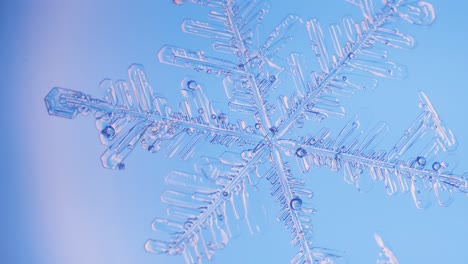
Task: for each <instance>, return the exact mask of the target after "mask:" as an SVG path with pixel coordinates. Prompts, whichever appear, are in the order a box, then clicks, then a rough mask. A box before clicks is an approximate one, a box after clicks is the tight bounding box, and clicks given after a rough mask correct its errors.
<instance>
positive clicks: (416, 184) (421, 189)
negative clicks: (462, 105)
mask: <svg viewBox="0 0 468 264" xmlns="http://www.w3.org/2000/svg"><path fill="white" fill-rule="evenodd" d="M420 99H421V104H420V106H421V107H422V108H423V111H422V113H421V114H420V115H419V116H418V118H416V120H415V121H414V122H413V123H412V124H411V125H410V127H409V128H408V129H407V130H406V131H405V133H404V135H403V136H402V137H401V138H400V140H398V141H397V143H396V144H395V145H394V147H393V148H391V149H390V150H389V151H378V152H376V151H375V150H374V149H375V147H376V146H377V145H378V143H379V141H380V139H381V138H382V137H384V136H385V134H386V132H387V131H388V129H387V127H386V125H385V124H380V125H378V126H376V127H375V128H374V129H373V130H371V131H370V132H369V133H368V134H366V135H365V136H364V137H363V136H362V135H360V133H359V130H358V128H359V121H358V120H357V119H353V120H351V121H350V122H349V123H348V124H347V125H346V126H345V127H344V128H343V129H342V130H341V131H340V133H339V134H338V136H337V137H336V138H332V137H330V131H329V130H327V129H322V130H321V131H320V132H319V133H317V134H316V135H312V136H309V137H307V138H305V139H303V140H302V142H296V143H294V142H292V141H290V140H280V141H279V145H280V146H282V147H283V148H286V152H288V153H292V154H293V155H295V156H296V160H297V163H298V165H299V167H300V169H301V170H302V171H303V172H307V171H308V170H309V169H310V168H311V167H312V166H315V167H321V166H326V167H329V168H330V169H331V170H332V171H340V170H342V171H343V174H344V179H345V181H346V182H348V183H350V184H353V185H355V186H356V188H358V189H362V188H365V187H363V185H366V179H364V177H365V175H363V173H364V172H365V171H368V173H369V174H370V178H371V179H372V180H373V181H383V182H384V184H385V188H386V190H387V193H388V194H389V195H392V194H394V193H396V192H398V191H400V192H407V191H409V190H411V193H412V196H413V199H414V202H415V204H416V206H417V207H418V208H424V207H426V206H427V205H428V201H427V199H426V198H425V197H423V196H424V195H425V193H426V192H427V191H428V190H431V189H432V190H433V192H434V194H435V195H436V198H437V201H438V203H439V205H441V206H446V205H448V204H449V203H450V202H451V200H452V193H453V192H454V191H460V192H463V193H466V192H468V181H467V177H466V176H465V175H455V174H453V169H454V168H455V164H452V162H451V160H450V159H451V155H450V150H453V148H454V147H455V146H456V140H455V138H454V136H453V134H452V131H451V130H449V129H447V128H445V126H443V124H442V122H441V120H440V119H439V116H438V114H437V112H436V111H435V109H434V107H433V105H432V104H431V102H430V101H429V99H428V98H427V96H426V95H425V94H424V93H422V92H420ZM429 164H432V165H429ZM426 165H428V166H426Z"/></svg>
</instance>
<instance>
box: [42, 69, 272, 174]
mask: <svg viewBox="0 0 468 264" xmlns="http://www.w3.org/2000/svg"><path fill="white" fill-rule="evenodd" d="M128 74H129V80H130V81H129V82H127V81H123V80H120V81H117V82H115V83H114V82H112V81H111V80H108V79H106V80H104V81H103V82H102V83H101V87H103V88H104V90H105V96H104V99H95V98H92V97H91V96H89V95H86V94H83V93H81V92H78V91H73V90H69V89H64V88H54V89H52V90H51V91H50V92H49V94H48V95H47V96H46V98H45V101H46V105H47V107H48V110H49V114H51V115H57V116H61V117H66V118H74V117H75V116H76V115H77V114H79V113H82V114H89V113H91V112H93V113H94V115H95V118H96V127H97V129H98V130H99V131H100V135H99V136H100V139H101V142H102V143H103V144H105V145H108V146H109V147H108V148H107V150H106V151H105V152H104V153H103V155H102V157H101V160H102V163H103V165H104V166H105V167H107V168H112V169H116V168H118V169H123V168H124V166H125V165H124V163H123V161H124V160H125V158H126V157H127V156H128V155H129V154H130V153H131V152H132V150H133V149H134V146H135V145H137V144H140V145H141V146H142V147H143V148H145V149H147V150H148V151H150V152H156V151H163V153H164V154H165V155H166V156H168V157H172V156H174V155H175V154H176V153H179V155H180V158H182V159H185V158H187V157H188V156H190V155H191V153H193V150H194V148H195V146H196V145H198V144H200V143H201V142H208V143H209V144H216V145H225V146H226V147H229V146H232V145H233V144H237V145H253V146H255V145H257V144H258V142H260V141H261V140H262V139H263V137H262V136H260V135H259V134H257V132H256V131H257V129H256V128H255V127H252V126H248V125H247V123H246V122H245V121H243V120H237V122H236V123H231V122H230V121H229V116H228V115H227V114H225V113H221V112H217V111H216V110H214V109H213V108H212V106H211V104H210V102H209V100H208V99H207V97H206V96H205V95H204V93H203V91H202V88H201V87H200V85H199V84H197V82H196V81H194V80H187V81H186V83H185V84H186V86H185V88H184V89H182V94H183V95H184V97H185V100H183V101H182V102H181V103H180V107H179V111H178V112H173V110H172V108H171V107H170V106H168V105H167V103H166V100H165V99H164V98H162V97H158V96H156V95H155V94H154V92H153V90H152V88H151V86H150V85H149V83H148V81H147V78H146V75H145V73H144V69H143V67H142V66H141V65H132V66H131V67H130V68H129V71H128Z"/></svg>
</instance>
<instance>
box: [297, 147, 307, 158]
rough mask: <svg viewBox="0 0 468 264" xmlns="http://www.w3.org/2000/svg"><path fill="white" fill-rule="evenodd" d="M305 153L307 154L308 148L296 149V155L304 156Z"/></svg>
mask: <svg viewBox="0 0 468 264" xmlns="http://www.w3.org/2000/svg"><path fill="white" fill-rule="evenodd" d="M305 155H307V150H305V149H303V148H298V149H297V150H296V156H298V157H299V158H303V157H304V156H305Z"/></svg>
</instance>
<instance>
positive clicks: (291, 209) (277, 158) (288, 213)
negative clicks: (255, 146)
mask: <svg viewBox="0 0 468 264" xmlns="http://www.w3.org/2000/svg"><path fill="white" fill-rule="evenodd" d="M271 156H272V157H271V160H272V163H273V164H272V169H271V170H270V171H269V173H268V174H267V176H266V179H267V180H268V181H269V182H270V183H271V185H272V186H271V195H272V196H273V198H274V199H275V201H277V202H278V203H279V204H280V210H279V212H278V215H277V219H278V221H280V222H283V223H284V225H285V226H286V228H287V229H289V230H290V232H291V234H292V236H293V239H292V241H291V244H292V245H293V246H295V247H297V248H298V249H299V252H298V253H297V254H296V256H294V257H293V259H292V260H291V263H292V264H299V263H335V264H337V263H341V261H344V258H343V256H342V254H339V253H337V252H335V251H333V250H330V249H326V248H320V247H316V246H315V245H314V243H313V242H312V240H313V239H312V215H313V213H314V212H315V209H314V208H313V207H312V205H311V204H310V203H308V201H309V200H310V199H311V198H312V196H313V193H312V191H310V190H308V189H307V188H305V186H304V185H305V182H304V181H303V180H301V179H299V178H297V177H295V176H294V175H293V173H292V171H291V169H290V164H289V163H288V162H284V161H283V157H282V156H281V154H280V152H279V150H278V149H276V148H273V149H272V153H271Z"/></svg>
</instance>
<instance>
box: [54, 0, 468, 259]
mask: <svg viewBox="0 0 468 264" xmlns="http://www.w3.org/2000/svg"><path fill="white" fill-rule="evenodd" d="M347 2H349V3H351V4H354V5H355V6H357V7H358V8H360V10H361V11H362V15H363V20H362V21H359V22H355V20H354V19H353V18H351V17H344V18H343V20H342V23H341V24H339V25H338V24H333V25H331V26H329V27H328V28H324V27H322V26H321V25H320V23H319V22H318V21H317V20H316V19H308V20H303V19H302V18H300V17H298V16H295V15H288V16H286V17H285V18H284V19H283V20H282V21H280V22H279V23H278V24H277V26H276V27H275V28H273V30H272V31H271V33H270V34H268V35H267V36H266V37H264V36H263V35H262V34H261V33H260V30H259V25H260V24H261V22H262V20H263V18H264V16H265V15H266V14H267V12H268V9H269V6H268V4H267V3H266V2H265V1H260V0H259V1H250V0H185V1H183V0H179V1H174V3H176V4H182V3H190V4H198V5H202V6H206V7H207V9H209V13H208V22H205V21H198V20H194V19H186V20H185V21H184V22H183V23H182V30H183V31H184V32H186V33H189V34H194V35H197V36H200V37H207V38H209V39H211V40H213V44H212V49H213V51H212V52H206V51H200V50H198V51H193V50H190V49H186V48H180V47H175V46H169V45H167V46H164V47H162V48H161V49H160V51H159V53H158V58H159V61H160V62H162V63H166V64H170V65H175V66H179V67H184V68H188V69H193V70H195V71H196V72H204V73H207V74H212V75H213V77H212V78H213V79H215V80H214V81H213V84H210V85H209V86H214V87H215V88H220V87H222V88H224V90H225V92H226V105H225V106H224V107H223V109H226V108H228V109H229V111H227V110H225V111H221V110H220V109H219V108H217V107H216V106H215V104H213V103H212V102H211V101H210V97H209V96H207V93H206V92H205V88H206V87H204V85H203V84H201V83H199V81H198V80H197V78H195V77H185V78H184V79H183V81H182V95H183V97H184V99H183V100H182V101H181V102H180V104H179V106H178V107H174V106H172V107H171V106H170V105H169V103H168V102H167V100H166V99H165V98H164V97H162V96H160V95H157V94H156V93H155V92H154V91H153V88H152V86H151V85H150V83H149V81H148V79H147V77H146V74H145V71H144V69H143V67H142V66H141V65H137V64H135V65H132V66H131V67H130V68H129V70H128V81H123V80H120V81H117V82H113V81H111V80H108V79H106V80H104V81H103V82H102V83H101V87H103V89H104V90H105V96H104V97H103V98H102V99H97V98H93V97H91V96H90V95H87V94H84V93H81V92H78V91H73V90H69V89H65V88H53V89H52V90H51V91H50V93H49V94H48V95H47V96H46V98H45V101H46V105H47V108H48V110H49V113H50V114H51V115H57V116H61V117H66V118H74V117H75V116H76V115H77V114H79V113H81V114H89V113H92V114H93V115H94V117H95V118H96V126H97V128H98V130H99V136H100V139H101V141H102V143H103V144H105V145H107V146H108V147H107V149H106V151H105V152H104V153H103V155H102V157H101V160H102V164H103V165H104V167H107V168H111V169H125V163H124V162H125V158H126V157H127V156H128V155H129V154H130V153H131V152H132V150H133V149H134V147H135V146H136V145H141V146H142V147H143V148H145V149H147V150H148V151H149V152H151V153H153V152H161V153H163V154H164V155H166V156H167V157H169V158H175V156H176V155H178V156H179V158H181V159H188V160H190V161H193V162H194V166H193V168H194V170H193V171H190V172H183V171H177V170H174V171H172V172H171V173H169V174H168V175H167V176H166V177H165V183H166V184H167V186H168V189H167V190H166V191H165V192H164V193H163V194H162V195H161V200H162V202H163V203H166V204H167V205H168V209H167V214H168V219H166V218H157V219H155V220H154V222H153V224H152V227H153V229H154V230H155V231H158V232H162V233H166V234H168V237H167V239H162V238H163V236H162V235H161V238H158V239H156V240H149V241H148V242H147V243H146V250H147V251H149V252H154V253H167V254H170V255H183V258H184V259H185V262H186V263H201V262H202V260H203V259H205V258H206V259H208V260H210V259H211V258H212V256H213V254H214V253H215V251H216V250H218V249H222V248H224V247H225V246H226V245H227V243H228V241H229V239H230V238H231V237H232V236H233V234H234V233H235V232H236V229H238V228H239V227H240V224H239V222H242V221H243V222H244V226H245V228H247V229H249V231H250V232H256V231H258V230H259V229H260V228H261V226H260V225H261V224H260V223H261V222H262V221H261V220H259V219H260V218H261V217H264V215H263V214H262V212H261V211H262V210H259V209H258V208H256V209H255V210H254V209H253V208H252V202H250V200H251V199H253V198H252V197H253V196H256V195H259V194H263V193H268V192H267V191H263V193H261V192H258V186H259V182H260V181H267V182H268V183H269V184H270V190H269V193H270V194H271V196H272V198H273V199H274V200H275V201H276V202H277V203H278V204H279V212H278V213H277V220H278V221H280V222H282V223H284V225H285V227H286V228H287V229H288V230H289V231H290V232H291V234H292V240H291V243H292V245H294V246H295V247H297V254H296V255H295V256H294V257H293V258H292V260H291V263H339V262H341V261H343V256H342V255H341V253H339V252H337V251H334V250H331V249H327V248H323V247H319V246H318V245H317V244H318V243H316V241H313V240H312V227H311V226H312V215H313V214H314V213H315V208H314V207H313V206H312V205H311V203H310V200H311V198H312V196H313V193H312V191H311V190H310V189H309V188H308V187H307V186H306V182H307V177H305V175H306V173H307V172H309V171H310V170H311V169H312V168H313V167H317V168H319V167H326V168H329V169H330V170H331V171H334V172H338V171H342V172H343V175H344V180H345V181H346V182H347V183H349V184H351V185H354V186H355V187H356V188H357V189H358V190H362V189H366V188H368V184H369V182H371V181H372V182H373V181H380V182H383V184H384V186H385V189H386V191H387V193H388V194H394V193H396V192H411V194H412V197H413V200H414V203H415V204H416V206H417V207H418V208H425V207H426V206H427V205H428V200H427V194H428V193H429V192H433V193H434V194H435V197H436V199H437V202H438V203H439V204H440V205H442V206H445V205H448V204H449V203H450V201H451V200H452V196H453V193H454V192H464V193H466V192H467V191H468V183H467V177H466V174H465V175H459V174H455V173H454V171H453V167H454V166H453V165H452V163H451V162H452V161H451V159H452V156H451V155H450V153H451V152H452V150H453V148H454V146H455V145H456V140H455V137H454V136H453V134H452V132H451V130H450V129H448V128H446V127H445V126H444V125H443V124H442V122H441V120H440V118H439V116H438V114H437V112H436V111H435V109H434V107H433V105H432V104H431V102H430V101H429V99H428V98H427V96H426V95H425V94H424V93H423V92H420V94H419V97H420V101H421V103H420V108H421V113H420V115H419V116H418V117H417V118H416V119H415V120H414V121H413V122H412V123H410V125H409V127H408V129H407V130H406V131H405V132H404V134H403V136H401V138H400V139H398V140H396V143H395V144H394V145H393V147H391V148H389V149H388V150H379V149H378V148H381V147H380V146H379V143H380V141H381V140H382V139H383V137H384V136H385V135H386V132H387V131H388V128H387V126H386V124H384V123H381V124H378V125H376V126H375V127H374V128H372V129H369V130H368V131H367V132H362V131H361V128H360V121H359V120H358V118H357V116H355V117H354V118H352V119H351V120H350V121H349V122H348V123H347V124H346V125H345V126H344V127H343V128H342V129H341V130H340V131H337V132H336V133H332V131H331V129H329V128H327V127H322V128H321V129H315V130H316V132H314V133H311V132H310V131H313V129H309V128H317V127H318V128H320V127H321V123H318V122H315V123H314V121H322V120H324V119H326V118H328V117H331V116H338V117H343V116H344V115H345V111H344V108H343V107H342V106H341V104H340V102H339V101H338V98H339V97H341V96H350V95H352V94H353V93H354V92H355V91H356V90H368V89H373V88H374V87H375V86H376V84H377V78H394V79H402V78H404V77H405V74H406V70H405V67H404V66H402V65H399V64H397V63H394V62H391V61H389V60H387V51H388V50H390V49H392V48H396V49H403V48H411V47H412V46H413V45H414V40H413V38H412V37H411V36H410V35H407V34H405V33H402V32H400V31H399V30H398V29H396V26H398V24H399V23H402V22H407V23H410V24H414V25H429V24H431V23H432V22H433V20H434V10H433V7H432V5H431V4H429V3H427V2H423V1H416V2H414V1H405V0H384V1H383V4H382V5H381V8H379V9H377V8H374V2H373V1H372V0H347ZM376 5H377V4H376ZM326 29H327V30H326ZM301 37H304V38H307V39H308V40H307V41H306V42H307V43H305V44H307V45H310V49H311V51H312V55H307V56H306V55H303V54H301V53H299V52H297V51H295V50H294V49H291V48H289V44H290V43H291V41H292V40H293V39H295V38H301ZM189 48H190V47H189ZM284 51H287V52H288V53H284ZM207 53H212V54H218V55H207ZM214 87H208V89H212V88H214ZM332 134H335V135H332ZM207 146H218V147H223V148H225V150H224V151H223V152H222V154H220V155H219V156H214V157H212V156H203V155H200V153H201V151H200V149H202V148H207ZM195 149H198V150H199V151H198V152H197V151H195ZM301 172H302V173H301ZM375 239H376V242H377V244H378V245H379V247H380V248H381V249H382V253H381V254H380V257H379V259H378V260H377V261H378V263H398V260H397V259H396V257H395V255H394V254H393V253H392V252H391V251H390V250H389V249H388V248H387V247H386V246H385V245H384V243H383V242H382V239H381V238H380V237H379V236H378V235H376V236H375Z"/></svg>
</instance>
